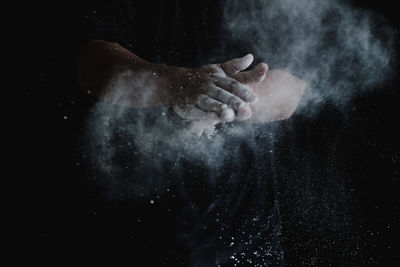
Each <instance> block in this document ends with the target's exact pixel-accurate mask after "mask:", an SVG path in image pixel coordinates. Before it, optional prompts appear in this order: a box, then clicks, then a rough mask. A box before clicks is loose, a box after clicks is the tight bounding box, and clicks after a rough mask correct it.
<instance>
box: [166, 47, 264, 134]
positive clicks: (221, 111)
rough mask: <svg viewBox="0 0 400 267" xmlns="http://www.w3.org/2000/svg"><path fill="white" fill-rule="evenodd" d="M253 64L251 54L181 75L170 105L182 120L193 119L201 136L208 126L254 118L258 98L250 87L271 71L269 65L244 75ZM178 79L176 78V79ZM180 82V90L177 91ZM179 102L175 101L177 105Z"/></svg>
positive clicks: (185, 71)
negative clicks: (253, 112) (251, 106)
mask: <svg viewBox="0 0 400 267" xmlns="http://www.w3.org/2000/svg"><path fill="white" fill-rule="evenodd" d="M252 61H253V56H252V55H251V54H249V55H247V56H245V57H242V58H236V59H233V60H230V61H228V62H225V63H223V64H211V65H206V66H203V67H201V68H198V69H194V70H187V69H184V71H181V72H180V75H179V76H178V77H176V76H175V83H174V86H171V88H170V89H175V90H171V91H172V92H170V93H169V94H168V95H169V96H170V97H171V98H173V99H171V100H170V101H169V102H172V103H177V104H174V105H173V108H174V110H175V112H176V113H177V114H178V115H180V116H181V117H183V118H185V119H188V120H191V121H192V122H193V124H194V128H195V130H194V131H195V132H197V133H198V134H201V133H202V131H203V129H204V128H205V127H206V126H210V127H213V126H214V125H215V124H217V123H220V122H228V121H232V120H234V119H236V120H246V119H248V118H249V117H250V116H251V108H250V103H255V102H256V101H257V99H258V97H257V96H256V95H255V94H254V92H253V90H252V89H251V88H250V86H255V85H257V84H258V83H260V82H261V81H262V80H263V79H264V77H265V74H266V72H267V70H268V67H267V65H266V64H264V63H261V64H259V65H257V66H256V67H255V68H254V69H253V70H252V71H247V72H240V71H241V70H243V69H245V68H247V67H248V66H249V65H250V64H251V63H252ZM173 77H174V76H173ZM177 82H178V85H179V89H180V90H176V89H177V87H178V86H177ZM173 101H175V102H173Z"/></svg>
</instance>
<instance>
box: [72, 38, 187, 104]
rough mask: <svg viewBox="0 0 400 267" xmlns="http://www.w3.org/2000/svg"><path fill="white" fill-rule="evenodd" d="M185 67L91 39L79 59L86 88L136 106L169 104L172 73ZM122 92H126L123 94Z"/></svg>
mask: <svg viewBox="0 0 400 267" xmlns="http://www.w3.org/2000/svg"><path fill="white" fill-rule="evenodd" d="M179 71H182V70H181V68H175V67H171V66H167V65H162V64H154V63H151V62H148V61H146V60H144V59H142V58H140V57H138V56H136V55H135V54H133V53H132V52H130V51H128V50H126V49H124V48H123V47H121V46H120V45H119V44H117V43H111V42H106V41H101V40H96V41H91V42H89V43H88V44H87V45H86V46H85V47H84V48H83V49H82V50H81V51H80V53H79V55H78V59H77V80H78V84H79V86H80V87H81V89H82V90H84V91H85V92H87V93H89V94H93V95H95V96H96V97H99V98H100V99H102V100H105V101H110V102H113V103H115V104H120V105H125V106H130V107H134V108H139V107H150V106H158V105H168V104H170V102H171V97H170V96H169V95H168V94H169V93H168V92H167V91H168V89H169V88H170V87H172V86H174V84H172V83H170V82H169V81H170V80H173V79H170V77H172V76H174V75H175V74H176V73H177V72H179ZM121 94H122V95H121Z"/></svg>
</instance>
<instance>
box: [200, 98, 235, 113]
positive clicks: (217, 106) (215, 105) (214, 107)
mask: <svg viewBox="0 0 400 267" xmlns="http://www.w3.org/2000/svg"><path fill="white" fill-rule="evenodd" d="M195 105H196V106H197V107H198V108H200V109H202V110H204V111H214V112H216V113H221V112H222V111H223V110H225V109H227V108H228V105H226V104H224V103H221V102H220V101H218V100H216V99H214V98H212V97H210V96H208V95H204V94H200V95H199V96H198V97H197V100H196V103H195Z"/></svg>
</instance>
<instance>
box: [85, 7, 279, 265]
mask: <svg viewBox="0 0 400 267" xmlns="http://www.w3.org/2000/svg"><path fill="white" fill-rule="evenodd" d="M222 4H223V3H222V1H201V2H195V3H193V2H189V1H161V0H160V1H155V0H150V1H114V2H112V3H110V2H109V1H108V2H106V3H99V2H98V1H96V3H95V4H93V6H91V5H90V4H89V8H88V9H87V11H86V13H85V14H84V15H83V17H82V19H83V22H84V27H83V28H82V29H84V31H82V38H81V41H82V42H86V41H88V40H90V39H103V40H107V41H112V42H118V43H120V44H121V45H122V46H123V47H125V48H127V49H129V50H131V51H132V52H134V53H135V54H136V55H138V56H140V57H142V58H144V59H146V60H148V61H150V62H154V63H166V64H168V65H177V66H184V67H195V66H200V65H203V64H209V63H213V62H223V61H226V60H228V59H230V58H233V57H238V56H242V55H244V54H245V51H242V50H241V49H244V46H243V44H241V43H240V42H236V43H234V42H232V40H231V39H230V37H229V33H228V32H227V31H226V30H224V21H223V9H222ZM119 109H121V108H119V107H110V106H109V105H107V104H101V103H99V104H97V105H96V107H95V108H94V109H93V110H92V113H91V117H90V120H89V121H88V126H87V127H88V131H87V133H88V138H87V139H86V140H87V142H85V146H84V147H85V149H84V150H85V152H84V153H86V154H87V158H88V159H89V160H90V161H91V162H92V163H93V164H92V173H91V174H89V175H90V176H92V178H93V177H95V180H96V185H98V184H100V185H101V186H100V188H101V189H100V191H102V192H105V193H104V194H103V195H105V196H107V197H108V198H107V200H105V204H104V203H103V204H102V205H100V207H98V210H99V211H98V213H99V214H100V213H101V214H102V216H98V218H99V219H98V225H99V235H103V236H105V238H104V240H102V243H104V244H103V245H105V246H106V247H107V248H106V249H104V252H105V253H110V254H111V255H112V257H113V258H114V257H115V258H118V259H122V258H123V259H128V260H129V261H130V262H132V263H133V264H137V266H161V265H166V266H201V267H206V266H231V265H232V266H233V264H236V266H241V265H242V266H253V265H254V266H257V264H258V265H260V266H278V265H282V264H283V252H282V247H281V244H280V231H281V229H280V228H281V225H280V215H279V205H278V201H277V198H276V189H275V186H276V185H275V184H276V182H275V178H276V174H275V173H274V170H273V168H272V167H273V166H272V164H271V162H270V159H269V151H271V150H272V149H273V136H271V135H269V134H268V133H269V132H270V131H269V129H268V127H260V128H255V130H254V131H249V133H248V134H246V136H245V137H244V136H241V135H240V134H239V135H235V134H234V133H232V132H231V131H229V129H230V128H229V127H230V126H223V127H221V129H220V132H219V133H218V137H217V138H212V139H208V138H207V137H202V138H201V139H200V140H196V139H187V140H185V139H183V141H182V140H175V139H176V136H177V135H179V131H180V130H179V128H177V126H176V124H169V123H166V121H169V120H170V119H172V118H173V117H174V116H175V117H176V115H174V114H173V112H172V111H170V110H168V109H167V110H165V109H163V108H150V109H138V110H126V109H123V108H122V109H123V111H121V110H119ZM164 111H165V112H166V116H159V114H161V113H162V112H164ZM121 114H123V115H121ZM104 118H105V119H104ZM137 118H139V119H137ZM143 118H145V119H143ZM175 120H176V118H175ZM143 122H144V123H143ZM269 127H273V125H270V126H269ZM159 133H161V135H160V134H159ZM174 138H175V139H174ZM221 138H222V139H221ZM221 140H222V141H221ZM249 140H250V141H249ZM174 142H177V144H184V145H183V146H180V145H176V146H175V143H174ZM148 146H150V147H151V148H150V149H146V147H148ZM188 147H189V148H188ZM203 150H204V151H205V152H206V153H204V154H202V153H200V152H198V151H203ZM194 152H195V153H194ZM194 154H195V155H194ZM110 199H111V200H110Z"/></svg>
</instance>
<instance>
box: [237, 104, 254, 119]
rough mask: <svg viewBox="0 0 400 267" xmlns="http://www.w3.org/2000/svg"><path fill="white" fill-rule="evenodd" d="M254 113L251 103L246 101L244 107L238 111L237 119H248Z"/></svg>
mask: <svg viewBox="0 0 400 267" xmlns="http://www.w3.org/2000/svg"><path fill="white" fill-rule="evenodd" d="M251 115H252V112H251V108H250V103H246V104H245V105H244V106H243V107H241V108H240V109H239V110H238V112H237V116H236V119H237V120H239V121H243V120H247V119H248V118H250V117H251Z"/></svg>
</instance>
